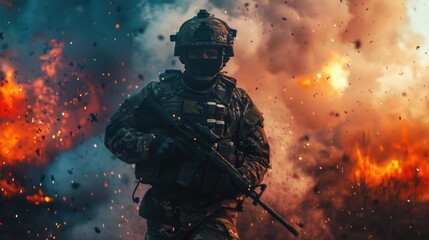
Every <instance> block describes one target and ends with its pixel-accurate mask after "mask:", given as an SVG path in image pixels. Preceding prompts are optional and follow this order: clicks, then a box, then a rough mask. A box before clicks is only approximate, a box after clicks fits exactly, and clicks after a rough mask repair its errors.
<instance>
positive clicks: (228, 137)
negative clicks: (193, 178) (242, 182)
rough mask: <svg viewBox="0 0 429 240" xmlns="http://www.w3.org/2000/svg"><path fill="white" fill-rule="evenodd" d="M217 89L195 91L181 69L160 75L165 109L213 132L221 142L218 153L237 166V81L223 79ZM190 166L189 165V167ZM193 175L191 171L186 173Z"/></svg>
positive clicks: (221, 78)
mask: <svg viewBox="0 0 429 240" xmlns="http://www.w3.org/2000/svg"><path fill="white" fill-rule="evenodd" d="M219 78H220V79H218V82H217V84H216V86H214V88H213V89H210V90H209V91H207V92H204V93H202V92H195V91H192V90H190V89H188V88H187V87H186V86H185V85H184V83H183V82H182V73H181V72H180V71H179V70H166V71H165V72H164V73H162V74H161V75H160V84H161V88H162V89H164V93H163V94H162V96H161V99H160V100H161V103H162V106H163V107H164V109H166V110H167V111H168V112H170V113H171V114H173V115H175V116H176V118H178V119H180V120H181V121H185V122H187V123H192V124H196V123H199V124H201V125H203V126H206V127H208V128H210V129H212V131H213V132H215V133H216V134H217V135H218V136H219V137H221V141H219V142H218V143H217V144H216V149H217V151H218V152H219V153H220V154H221V155H222V156H223V157H224V158H226V159H227V160H228V161H229V162H230V163H232V164H233V165H235V164H236V162H235V160H236V157H235V156H236V155H235V143H234V139H233V138H234V133H235V132H236V131H235V128H236V126H237V124H236V122H235V120H236V119H238V117H237V116H235V115H236V114H237V113H236V111H233V110H232V109H231V108H230V103H231V100H232V95H233V91H234V88H235V85H236V82H235V79H232V78H228V77H226V76H219ZM185 167H186V166H185ZM186 174H188V175H190V172H188V173H186Z"/></svg>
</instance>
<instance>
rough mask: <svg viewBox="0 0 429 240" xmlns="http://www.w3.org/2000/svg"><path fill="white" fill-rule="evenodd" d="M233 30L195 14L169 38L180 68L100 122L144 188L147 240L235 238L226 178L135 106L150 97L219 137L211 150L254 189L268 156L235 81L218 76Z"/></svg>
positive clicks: (238, 201)
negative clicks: (146, 186)
mask: <svg viewBox="0 0 429 240" xmlns="http://www.w3.org/2000/svg"><path fill="white" fill-rule="evenodd" d="M236 32H237V31H236V30H234V29H231V28H230V27H229V26H228V25H227V24H226V23H225V22H224V21H222V20H220V19H218V18H215V17H214V16H213V15H211V14H209V13H208V12H207V11H206V10H200V11H199V12H198V14H197V16H195V17H193V18H192V19H189V20H188V21H186V22H185V23H183V25H182V26H181V27H180V29H179V31H178V32H177V33H176V34H175V35H172V36H170V40H171V41H173V42H175V49H174V56H177V57H179V60H180V61H181V62H182V63H183V64H184V65H185V71H184V72H183V73H182V72H181V71H179V70H166V71H165V72H164V73H162V74H160V81H159V82H151V83H149V84H148V85H147V86H146V87H144V88H143V89H142V90H141V92H139V93H138V94H136V95H134V96H132V97H130V98H128V99H126V100H125V102H124V103H123V104H122V105H121V107H120V108H119V110H117V112H116V113H115V114H114V115H113V116H112V117H111V119H110V120H109V121H108V123H107V128H106V134H105V145H106V147H107V148H108V149H109V150H110V151H111V152H112V153H113V154H115V155H116V156H117V157H118V158H119V159H121V160H122V161H124V162H126V163H130V164H134V163H135V164H136V172H135V174H136V178H137V179H138V180H139V181H140V182H142V183H145V184H150V185H151V188H150V189H149V190H148V191H147V192H146V194H145V196H144V198H143V200H142V203H141V205H140V210H139V214H140V216H141V217H143V218H145V219H146V220H147V233H146V238H145V239H147V240H152V239H192V240H196V239H209V240H210V239H239V236H238V233H237V215H238V211H242V202H243V200H244V196H243V194H241V193H240V192H238V190H236V189H235V187H234V185H233V184H232V183H231V179H230V177H229V176H228V175H226V174H225V173H222V172H220V171H219V170H217V169H215V168H213V167H212V166H211V165H210V164H208V163H206V162H202V161H198V159H195V158H196V157H195V156H194V155H193V154H192V152H190V150H188V149H187V148H186V146H185V145H184V144H183V143H181V142H179V141H178V140H177V139H175V136H174V135H172V134H171V133H170V132H169V130H168V129H160V128H154V127H152V126H151V122H154V121H156V119H152V118H153V117H152V116H148V114H147V113H145V109H144V108H142V107H141V106H140V105H141V103H142V101H143V100H144V99H145V98H147V97H152V98H154V99H156V100H157V102H158V103H159V104H160V105H161V106H162V108H163V109H165V110H166V111H168V112H169V113H171V115H174V116H176V118H177V119H180V121H185V122H187V123H190V124H201V125H203V126H204V127H206V128H210V129H211V130H212V131H213V132H215V133H216V134H217V135H218V136H220V137H221V140H220V141H218V142H217V143H216V145H215V146H216V149H217V151H218V152H219V153H220V154H221V155H222V156H223V157H224V158H225V159H227V160H228V161H229V162H230V163H232V164H233V165H234V166H235V168H236V169H237V170H238V171H239V172H240V173H241V174H242V175H243V176H244V177H245V178H246V179H247V180H249V182H250V183H251V184H252V186H253V187H256V186H257V185H259V184H260V183H261V181H262V179H263V177H264V175H265V173H266V171H267V169H268V168H269V152H270V150H269V145H268V142H267V138H266V136H265V133H264V130H263V118H262V115H261V113H260V112H259V111H258V109H257V108H256V106H255V105H254V103H253V102H252V100H251V99H250V97H249V95H248V94H247V93H246V92H245V91H244V90H243V89H240V88H237V87H236V80H235V79H234V78H232V77H229V76H226V75H225V74H224V73H222V72H221V69H222V68H223V67H224V66H225V64H226V63H227V62H228V60H229V58H230V57H233V56H234V52H233V47H232V46H233V41H234V38H235V36H236ZM195 162H198V164H195ZM183 178H184V179H188V180H190V181H189V184H183V182H184V181H182V180H183ZM137 201H138V200H137Z"/></svg>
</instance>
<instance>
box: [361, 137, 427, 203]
mask: <svg viewBox="0 0 429 240" xmlns="http://www.w3.org/2000/svg"><path fill="white" fill-rule="evenodd" d="M371 150H372V149H371V147H367V148H366V149H363V148H361V147H360V146H359V145H356V147H355V152H354V154H355V158H356V159H357V163H356V166H355V170H354V172H353V178H354V179H355V180H356V181H358V182H360V183H365V184H367V185H368V186H370V187H386V186H389V184H390V186H392V184H393V185H394V186H395V188H396V189H395V190H396V191H397V192H399V193H400V196H401V197H403V198H405V199H410V198H412V197H415V198H416V199H418V200H421V201H426V200H429V192H428V191H429V174H428V172H429V163H428V162H427V161H425V160H424V159H422V157H421V156H420V155H421V154H419V153H418V152H417V151H414V150H413V149H408V151H407V153H406V154H405V155H403V156H399V157H398V156H396V157H394V155H393V153H392V154H391V155H392V156H391V157H388V158H387V159H383V157H381V156H382V155H384V154H383V152H384V147H383V146H379V147H378V151H376V152H373V151H371ZM399 188H400V189H399Z"/></svg>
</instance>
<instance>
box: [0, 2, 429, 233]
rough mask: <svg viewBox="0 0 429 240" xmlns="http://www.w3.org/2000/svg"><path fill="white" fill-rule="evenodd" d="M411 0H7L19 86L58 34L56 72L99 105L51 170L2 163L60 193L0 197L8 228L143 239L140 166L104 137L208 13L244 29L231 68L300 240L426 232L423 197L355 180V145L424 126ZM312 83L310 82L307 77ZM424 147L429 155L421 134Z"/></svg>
mask: <svg viewBox="0 0 429 240" xmlns="http://www.w3.org/2000/svg"><path fill="white" fill-rule="evenodd" d="M407 4H408V2H392V1H387V0H383V1H375V0H374V1H373V0H371V1H360V0H356V1H355V0H348V1H347V0H342V1H341V0H340V1H328V0H323V1H317V3H316V2H315V1H310V0H305V1H302V0H301V1H265V0H260V1H253V0H252V1H244V0H240V1H208V0H203V1H198V2H195V1H190V0H166V1H107V2H105V1H43V2H37V1H8V0H5V1H0V63H1V62H2V61H5V62H8V63H10V64H11V65H13V66H14V67H15V69H16V70H17V72H18V77H17V79H19V81H20V83H22V84H26V83H31V82H32V81H34V80H35V79H36V78H37V77H39V76H41V75H43V73H42V72H41V70H40V59H39V56H41V55H44V54H46V53H47V51H49V49H50V45H49V43H50V41H51V40H52V39H56V41H57V42H62V43H64V53H63V62H64V67H63V68H62V69H61V70H60V71H59V72H60V73H59V74H58V75H59V76H61V78H62V79H63V80H64V81H67V80H68V81H69V82H70V83H69V84H66V85H64V86H62V88H63V90H64V94H65V95H66V96H69V95H67V94H70V95H72V94H74V93H75V92H76V91H77V89H81V88H82V86H86V85H85V84H84V83H80V84H77V83H75V82H73V81H72V80H73V79H75V78H76V76H79V77H80V78H82V81H83V82H85V81H86V82H89V83H91V84H93V85H94V86H95V88H96V91H97V99H98V100H99V102H100V103H101V104H100V110H99V111H98V112H94V113H92V115H89V114H87V117H88V121H90V122H91V124H90V125H89V126H91V129H89V130H88V131H87V135H84V136H83V135H79V136H78V137H77V138H76V142H75V145H74V146H73V148H72V149H69V150H66V151H64V152H61V153H58V152H52V153H51V157H50V159H49V163H48V164H47V165H43V166H39V165H32V164H20V165H19V166H14V168H11V169H8V170H9V171H14V173H15V175H16V177H17V178H19V180H20V182H21V184H22V185H23V186H24V187H25V188H26V189H27V191H28V192H30V191H31V190H32V189H33V190H35V189H42V190H43V192H44V194H46V195H48V196H51V197H53V198H54V202H52V203H45V204H43V203H42V204H40V205H34V204H33V203H30V202H28V201H27V200H26V199H25V198H24V197H22V196H18V197H15V198H11V199H2V200H1V203H2V206H5V207H4V208H2V210H1V211H0V213H1V214H0V231H1V232H2V237H4V238H5V239H17V238H18V239H25V238H29V239H38V238H41V239H44V238H52V236H55V237H56V238H57V239H97V238H102V239H118V238H127V239H128V238H129V239H138V238H142V237H143V235H144V233H145V224H144V220H143V219H140V218H139V217H138V216H137V209H136V207H137V206H136V205H135V204H133V203H132V201H131V199H130V195H131V191H132V188H133V185H134V177H133V169H132V168H131V167H129V166H127V165H126V164H123V163H121V162H120V161H119V160H118V159H115V158H114V157H113V156H112V155H111V154H110V153H108V152H107V150H106V149H104V147H103V144H102V142H101V139H103V137H102V135H101V134H102V131H103V129H104V126H105V123H106V121H107V119H108V117H109V116H110V115H111V114H112V112H113V111H114V110H116V109H117V107H118V105H119V104H120V103H121V102H122V101H123V100H124V98H125V97H126V96H127V95H129V94H132V93H134V92H136V91H138V89H140V88H141V87H142V86H144V85H145V84H147V83H148V82H149V81H153V80H157V76H158V73H159V72H162V71H164V69H166V68H179V69H180V68H182V66H181V64H180V62H179V61H178V60H177V59H175V58H174V57H173V44H172V43H170V42H169V41H168V39H169V35H170V34H174V33H175V32H176V31H177V30H178V28H179V27H180V23H181V22H183V21H185V20H187V19H189V18H190V17H192V16H194V15H195V13H196V12H197V11H198V10H199V9H201V8H206V9H208V10H209V11H210V12H211V13H214V14H215V15H216V16H217V17H220V18H222V19H224V20H225V21H227V22H228V23H229V25H230V26H231V27H233V28H236V29H237V30H238V39H237V41H236V44H235V54H236V57H235V58H233V59H231V61H230V62H229V63H228V66H227V68H226V71H228V73H229V74H230V75H232V76H234V77H236V78H237V79H238V81H239V86H240V87H243V88H245V89H246V91H248V92H249V94H250V95H251V96H252V98H253V99H254V101H255V103H256V104H257V105H258V107H259V108H260V109H261V110H262V111H263V112H264V117H265V125H266V127H265V128H266V131H267V134H268V136H269V140H270V143H271V145H272V165H273V168H272V169H271V170H270V172H269V173H268V175H267V176H266V182H267V183H268V184H269V188H268V190H267V192H266V194H265V195H264V196H263V199H264V200H266V202H267V203H269V204H270V205H272V206H273V207H274V208H275V209H276V210H277V211H278V212H279V213H280V214H281V215H282V216H284V217H285V218H286V219H287V220H288V221H289V222H291V223H292V224H293V225H294V226H296V227H297V228H298V230H300V232H301V237H299V238H298V239H426V238H427V236H428V234H427V230H426V229H425V228H424V224H425V222H426V221H427V219H428V217H427V204H424V203H422V202H418V201H414V200H413V201H411V203H409V202H407V201H404V200H403V199H401V198H397V197H395V193H397V192H395V190H394V188H393V189H392V186H396V185H395V184H399V183H395V182H394V181H393V180H392V181H390V182H389V181H388V182H387V183H385V184H386V185H383V186H379V187H378V188H371V187H370V186H367V185H366V183H365V182H359V181H356V180H355V179H351V178H350V175H351V174H352V173H353V169H354V167H355V166H356V163H355V161H356V159H354V157H355V156H354V155H353V148H354V146H355V144H356V142H358V143H359V144H362V145H364V144H363V143H362V142H365V143H368V142H370V143H374V144H376V145H377V144H383V145H385V146H389V144H390V143H389V141H388V139H390V137H391V138H395V137H396V135H395V134H393V133H394V132H395V130H397V129H399V126H402V125H398V122H399V121H401V122H400V123H401V124H403V123H404V122H405V123H413V124H414V125H413V126H423V127H422V129H420V128H419V127H414V128H412V130H413V131H415V132H417V133H422V134H423V135H427V134H424V133H427V132H428V131H427V121H428V116H427V110H428V109H427V108H428V106H429V105H428V100H427V96H428V94H427V87H426V85H427V84H426V76H428V70H427V68H426V67H425V66H424V64H423V63H421V62H420V59H419V57H418V56H417V55H416V53H415V52H416V49H417V50H419V51H423V50H422V49H424V47H422V48H420V47H419V48H416V46H417V45H418V46H423V45H422V38H421V37H420V36H419V35H418V34H416V33H414V32H412V31H411V29H410V27H409V25H408V24H409V16H408V12H407V7H408V6H407ZM332 63H338V64H339V66H340V68H341V69H342V70H343V71H344V72H346V73H347V74H346V75H347V77H346V78H347V82H346V86H345V87H342V88H340V89H336V88H334V87H332V86H331V85H330V81H331V80H332V79H333V78H334V77H333V76H331V75H329V74H328V73H324V72H323V71H324V70H323V69H325V68H328V67H331V66H332ZM0 73H1V72H0ZM318 73H320V74H321V78H317V74H318ZM307 78H308V79H309V83H310V84H311V85H310V87H308V86H307V87H305V86H303V84H302V83H301V82H302V80H303V79H307ZM136 85H138V86H139V88H138V89H137V88H136ZM79 106H80V105H79ZM386 122H387V123H389V124H386ZM386 125H388V127H387V128H385V126H386ZM381 136H382V137H381ZM385 136H387V137H385ZM418 137H419V134H411V137H410V138H409V139H414V138H418ZM362 139H364V140H362ZM368 144H369V143H368ZM386 148H387V149H388V150H389V151H390V150H392V151H393V150H395V149H394V148H393V147H390V148H389V147H386ZM421 148H422V149H423V150H425V151H426V152H427V149H428V148H427V143H426V145H425V143H424V142H423V143H422V144H421ZM402 150H403V149H401V151H402ZM386 155H387V154H386ZM425 161H427V158H426V159H425ZM0 172H1V174H0V176H1V177H3V175H7V172H3V170H2V171H0ZM119 176H120V177H119ZM33 186H35V187H34V188H33ZM144 190H145V188H141V189H140V194H142V193H143V192H144ZM389 194H390V195H389ZM392 194H393V196H392ZM64 197H65V199H66V200H64ZM404 216H405V217H404ZM240 220H241V221H240V223H239V231H240V234H241V237H242V239H285V238H286V239H292V235H289V234H288V233H287V232H286V230H285V229H282V228H281V227H280V225H279V224H278V223H276V222H274V221H273V219H272V218H270V217H269V216H268V214H267V213H265V212H262V211H261V208H258V207H253V206H252V205H251V203H250V202H248V203H247V210H246V212H245V213H244V214H242V215H241V216H240Z"/></svg>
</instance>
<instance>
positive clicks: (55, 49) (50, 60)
mask: <svg viewBox="0 0 429 240" xmlns="http://www.w3.org/2000/svg"><path fill="white" fill-rule="evenodd" d="M49 45H50V46H51V50H50V51H49V52H48V53H47V54H46V55H42V56H40V57H39V59H40V60H42V61H44V63H43V64H42V66H41V67H40V69H41V70H42V71H44V72H45V73H46V75H47V76H48V77H54V76H55V75H56V74H57V69H62V68H63V66H62V63H61V60H62V52H63V48H64V43H57V40H56V39H52V40H51V41H50V42H49Z"/></svg>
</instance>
